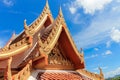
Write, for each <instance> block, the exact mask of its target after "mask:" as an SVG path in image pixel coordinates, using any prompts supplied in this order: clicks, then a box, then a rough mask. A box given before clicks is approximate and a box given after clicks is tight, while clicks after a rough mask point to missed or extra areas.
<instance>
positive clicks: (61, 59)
mask: <svg viewBox="0 0 120 80" xmlns="http://www.w3.org/2000/svg"><path fill="white" fill-rule="evenodd" d="M48 60H49V64H50V65H55V64H59V65H73V64H72V62H71V61H70V60H69V59H68V58H67V57H66V56H63V55H62V53H61V52H60V50H59V49H58V45H56V46H55V47H54V48H53V50H52V51H51V53H50V54H49V55H48Z"/></svg>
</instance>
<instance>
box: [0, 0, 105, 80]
mask: <svg viewBox="0 0 120 80" xmlns="http://www.w3.org/2000/svg"><path fill="white" fill-rule="evenodd" d="M0 80H104V75H103V73H102V70H101V69H100V74H95V73H91V72H89V71H87V70H86V69H85V62H84V54H83V52H79V51H78V50H77V48H76V46H75V43H74V42H73V39H72V37H71V35H70V33H69V30H68V28H67V25H66V23H65V20H64V17H63V13H62V9H61V8H60V10H59V13H58V16H57V18H56V19H54V18H53V17H52V14H51V12H50V9H49V5H48V1H46V5H45V7H44V9H43V11H42V13H41V14H40V15H39V17H38V18H36V19H35V20H34V21H33V22H32V23H31V24H30V25H27V23H26V20H24V30H23V31H22V32H21V33H20V34H19V35H16V34H15V33H13V35H12V37H11V39H10V40H9V41H8V43H7V44H6V45H5V46H4V47H3V48H1V49H0Z"/></svg>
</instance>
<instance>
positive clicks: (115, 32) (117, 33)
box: [111, 28, 120, 43]
mask: <svg viewBox="0 0 120 80" xmlns="http://www.w3.org/2000/svg"><path fill="white" fill-rule="evenodd" d="M111 39H112V40H113V41H115V42H117V43H119V42H120V30H119V29H115V28H113V29H112V31H111Z"/></svg>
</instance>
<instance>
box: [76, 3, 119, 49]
mask: <svg viewBox="0 0 120 80" xmlns="http://www.w3.org/2000/svg"><path fill="white" fill-rule="evenodd" d="M115 4H116V3H112V5H110V6H109V7H108V9H107V10H104V11H103V12H101V13H98V14H97V15H96V16H95V17H93V18H92V21H91V23H90V24H89V25H88V26H87V27H85V28H84V29H83V30H82V31H80V32H78V33H77V34H76V35H75V36H74V40H75V42H76V44H77V46H78V48H80V47H82V48H88V47H90V46H94V45H98V44H101V43H104V44H106V42H107V41H109V40H110V35H111V33H112V36H111V38H112V39H113V40H114V41H117V42H119V41H120V35H119V34H120V16H119V14H120V9H117V11H116V12H114V11H112V10H111V8H112V7H114V6H117V5H115ZM119 5H120V4H119ZM119 5H118V6H119ZM113 27H116V29H117V30H116V29H114V30H113V31H112V32H111V30H112V28H113ZM118 29H119V30H118Z"/></svg>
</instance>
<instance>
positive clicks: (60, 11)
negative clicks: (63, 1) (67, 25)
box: [59, 6, 63, 17]
mask: <svg viewBox="0 0 120 80" xmlns="http://www.w3.org/2000/svg"><path fill="white" fill-rule="evenodd" d="M59 16H61V17H63V13H62V8H61V6H60V9H59Z"/></svg>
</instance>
